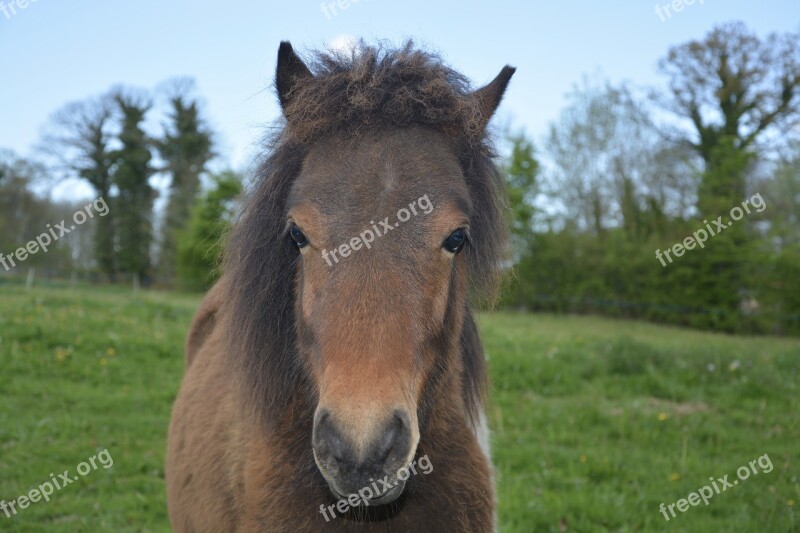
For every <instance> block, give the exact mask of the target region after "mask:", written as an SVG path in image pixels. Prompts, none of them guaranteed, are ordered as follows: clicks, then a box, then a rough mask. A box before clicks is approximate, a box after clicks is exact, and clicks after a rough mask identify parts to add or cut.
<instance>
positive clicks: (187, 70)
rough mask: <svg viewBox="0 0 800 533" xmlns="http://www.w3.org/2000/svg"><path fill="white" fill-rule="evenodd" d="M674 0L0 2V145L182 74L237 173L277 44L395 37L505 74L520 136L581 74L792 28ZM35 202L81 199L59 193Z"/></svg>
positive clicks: (795, 20) (770, 14)
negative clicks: (76, 109)
mask: <svg viewBox="0 0 800 533" xmlns="http://www.w3.org/2000/svg"><path fill="white" fill-rule="evenodd" d="M690 1H691V0H674V1H669V2H668V1H667V0H647V1H641V0H628V1H625V2H623V1H621V0H617V1H604V2H601V1H598V0H582V1H578V0H562V1H558V2H556V1H550V2H539V1H528V2H523V1H520V0H517V1H509V0H501V1H493V2H487V1H484V2H477V1H475V2H470V1H466V0H461V1H454V0H443V1H431V0H426V1H421V0H404V1H402V2H401V1H397V0H395V1H391V0H358V1H356V0H339V1H338V3H337V1H336V0H325V1H324V2H320V0H292V1H289V0H285V1H280V2H265V1H255V0H239V1H231V2H222V1H213V2H211V1H205V0H191V1H189V0H136V1H135V2H124V3H123V2H120V1H115V2H109V1H104V2H100V1H99V0H70V1H69V2H63V1H61V2H57V1H56V0H0V50H2V51H3V53H2V54H0V148H10V149H12V150H14V151H15V152H16V153H17V154H19V155H21V156H35V151H34V146H35V145H36V144H37V143H38V142H39V139H40V135H41V131H42V127H43V126H44V125H45V123H46V122H47V120H48V117H49V116H50V115H51V114H52V113H53V112H54V111H56V110H57V109H59V108H60V107H62V106H63V105H64V104H66V103H68V102H72V101H76V100H83V99H86V98H88V97H91V96H95V95H99V94H101V93H104V92H106V91H107V90H108V89H110V88H111V87H113V86H115V85H119V84H124V85H126V86H132V87H139V88H143V89H148V90H153V89H155V88H156V87H157V86H158V85H159V84H161V83H162V82H164V81H166V80H168V79H171V78H175V77H183V76H188V77H191V78H194V79H195V80H196V82H197V92H198V94H200V95H201V96H202V101H203V104H204V109H205V115H206V118H207V120H208V121H209V123H210V124H211V126H212V127H213V129H214V130H215V131H216V132H217V133H218V135H217V138H216V141H217V151H218V153H219V159H218V160H217V161H216V166H217V167H218V168H222V167H227V166H232V167H234V168H238V169H244V168H246V167H247V164H248V161H250V160H251V159H252V157H253V156H254V154H256V153H257V151H258V142H259V140H260V139H261V138H262V137H263V134H264V132H265V128H266V127H267V126H268V125H269V124H270V123H271V122H272V121H273V120H274V119H275V118H277V117H278V116H279V113H280V110H279V107H278V105H277V100H276V97H275V95H274V91H273V89H272V77H273V73H274V68H275V59H276V55H277V50H278V44H279V43H280V41H282V40H287V39H288V40H290V41H291V42H292V44H293V45H294V47H295V49H296V50H298V52H300V53H301V55H302V54H303V53H304V52H307V51H309V50H314V49H317V48H320V47H325V46H342V45H343V44H346V43H347V42H349V41H350V40H352V39H356V38H364V39H365V40H367V41H368V42H369V41H372V42H374V41H377V40H381V41H386V40H388V41H389V42H393V43H401V42H403V41H404V40H406V39H409V38H411V39H413V40H414V41H415V42H417V43H419V44H421V45H424V46H425V47H426V48H427V49H429V50H432V51H435V52H437V53H439V54H440V55H441V56H442V57H443V58H444V60H445V61H446V62H447V63H448V64H449V65H451V66H452V67H454V68H455V69H457V70H459V71H460V72H462V73H463V74H465V75H466V76H467V77H468V78H470V79H471V80H472V81H473V83H474V84H475V85H476V86H479V85H482V84H484V83H486V82H488V81H490V80H491V79H492V78H493V77H494V76H495V75H496V74H497V73H498V72H499V71H500V69H501V68H502V67H503V65H505V64H510V65H513V66H515V67H517V73H516V74H515V76H514V78H513V80H512V82H511V85H510V87H509V90H508V92H507V94H506V98H505V100H504V101H503V104H502V106H501V110H500V111H499V113H498V116H497V119H496V123H497V124H501V125H502V126H503V127H510V128H512V129H514V130H524V131H526V132H527V133H528V134H529V135H531V136H533V137H534V139H536V138H537V137H538V136H541V135H542V134H543V132H544V131H546V128H547V126H548V124H549V123H550V122H552V121H553V120H555V119H556V118H557V117H558V113H559V111H560V110H561V109H562V108H563V106H564V104H565V94H566V93H568V92H569V90H570V89H571V88H572V87H573V85H574V84H576V83H577V82H579V81H580V80H581V78H582V77H583V76H584V75H592V76H597V75H601V76H602V77H604V78H607V79H609V80H611V81H612V82H621V81H628V82H631V83H633V84H636V85H638V86H647V85H658V84H660V83H662V82H663V78H662V77H661V76H660V75H659V73H658V69H657V63H658V60H659V59H660V58H661V57H663V56H664V55H665V54H666V52H667V51H668V49H669V48H670V47H671V46H674V45H677V44H681V43H683V42H686V41H688V40H691V39H699V38H702V37H703V36H704V35H705V34H706V33H707V32H708V31H709V30H710V29H711V28H713V27H714V26H715V25H718V24H721V23H724V22H728V21H732V20H742V21H744V22H745V23H746V24H747V25H748V26H749V27H750V28H751V29H752V30H754V31H756V32H757V33H758V34H759V35H760V36H762V37H763V36H765V35H766V34H767V33H770V32H781V33H783V32H789V31H798V30H800V1H798V0H760V1H758V2H756V1H753V0H695V1H694V2H693V3H692V4H691V5H686V4H687V3H688V2H690ZM674 3H678V4H679V7H681V9H680V10H678V11H676V10H675V8H674V6H673V5H672V4H674ZM19 6H22V7H19ZM657 7H658V9H657ZM657 11H660V14H659V13H658V12H657ZM51 193H52V195H53V196H54V197H63V196H66V197H71V196H75V195H82V196H88V195H89V194H90V191H88V190H87V189H86V188H83V189H82V188H81V186H80V185H77V184H75V183H70V182H67V183H62V184H60V185H59V186H57V187H55V188H53V190H52V191H51Z"/></svg>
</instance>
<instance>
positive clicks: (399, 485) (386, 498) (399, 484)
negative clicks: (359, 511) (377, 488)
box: [328, 479, 406, 507]
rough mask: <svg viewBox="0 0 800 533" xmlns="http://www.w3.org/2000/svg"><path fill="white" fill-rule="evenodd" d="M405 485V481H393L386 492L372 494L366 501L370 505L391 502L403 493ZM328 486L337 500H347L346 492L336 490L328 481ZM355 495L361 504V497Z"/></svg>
mask: <svg viewBox="0 0 800 533" xmlns="http://www.w3.org/2000/svg"><path fill="white" fill-rule="evenodd" d="M405 486H406V482H405V481H400V480H399V479H398V480H396V481H395V482H394V484H393V485H392V488H391V489H389V490H387V491H386V492H384V493H382V494H380V495H378V496H373V497H372V498H368V499H367V503H368V504H369V506H370V507H372V506H378V505H386V504H387V503H392V502H393V501H395V500H396V499H397V498H399V497H400V496H401V495H402V494H403V489H404V488H405ZM328 488H329V489H330V490H331V493H332V494H333V495H334V496H335V497H336V499H337V500H347V499H348V497H349V495H348V494H342V493H340V492H339V491H338V490H336V487H334V486H333V484H332V483H330V482H329V483H328ZM355 495H356V496H358V501H359V505H363V499H362V498H361V496H360V495H359V494H358V493H355Z"/></svg>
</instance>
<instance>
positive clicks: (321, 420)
mask: <svg viewBox="0 0 800 533" xmlns="http://www.w3.org/2000/svg"><path fill="white" fill-rule="evenodd" d="M371 433H372V434H371V435H363V434H362V435H349V434H348V433H347V431H346V429H345V428H344V427H343V425H342V424H339V423H337V421H336V419H335V417H334V416H333V414H332V413H331V412H330V411H329V410H327V409H324V408H321V409H318V411H317V415H316V417H315V418H314V434H313V447H314V458H315V459H316V462H317V466H318V467H319V469H320V471H321V472H322V475H323V476H324V477H325V480H326V481H327V482H328V486H329V487H330V489H331V491H332V492H333V493H334V496H336V497H337V498H342V497H347V496H348V495H350V494H362V497H363V494H364V493H365V490H364V489H366V488H371V489H372V490H370V491H369V493H370V494H371V497H370V498H369V501H370V503H371V504H378V505H379V504H384V503H389V502H390V501H394V500H395V499H397V497H399V496H400V494H401V493H402V492H403V487H404V485H405V483H404V482H403V481H401V480H399V479H398V478H397V472H398V471H399V470H400V469H402V468H403V467H405V466H407V464H408V462H409V461H410V460H411V458H412V456H413V453H414V451H415V450H414V449H413V448H415V447H416V443H415V442H414V437H413V432H412V427H411V422H410V418H409V416H408V414H407V413H406V412H405V411H404V410H401V409H396V410H395V411H394V412H393V413H392V414H391V416H389V418H388V419H387V420H386V421H385V422H383V423H382V424H380V425H379V427H378V428H376V429H375V430H374V431H373V432H371ZM375 489H377V490H375Z"/></svg>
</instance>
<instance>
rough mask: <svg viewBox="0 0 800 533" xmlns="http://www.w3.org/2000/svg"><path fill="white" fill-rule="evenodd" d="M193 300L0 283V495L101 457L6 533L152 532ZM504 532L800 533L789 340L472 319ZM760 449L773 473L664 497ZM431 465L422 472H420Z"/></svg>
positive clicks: (23, 513)
mask: <svg viewBox="0 0 800 533" xmlns="http://www.w3.org/2000/svg"><path fill="white" fill-rule="evenodd" d="M199 301H200V298H199V297H198V296H183V295H178V294H174V293H163V294H161V293H149V292H141V293H139V294H138V295H132V294H131V293H129V292H124V291H122V290H120V289H111V288H109V289H96V288H86V287H80V288H78V289H75V290H71V289H69V288H66V287H65V288H59V287H52V288H39V289H34V290H31V291H26V290H25V289H23V288H22V287H19V286H15V285H9V284H5V285H0V500H6V501H8V500H12V499H15V498H17V497H18V496H20V495H22V494H26V493H28V491H30V489H34V488H36V487H38V486H39V485H40V484H42V483H43V482H46V481H48V480H50V479H51V474H55V475H56V477H57V476H58V474H59V473H61V472H63V471H64V470H67V469H69V470H70V471H71V472H74V471H75V468H76V465H78V464H79V463H81V462H82V461H84V460H86V459H87V458H88V457H91V456H92V455H95V454H96V453H97V452H98V451H100V450H102V449H107V450H108V452H109V453H110V455H111V456H112V457H113V460H114V464H113V466H112V467H111V468H108V469H105V468H98V469H97V470H94V471H92V472H90V473H88V474H87V475H85V476H82V477H81V478H80V479H79V480H78V481H76V482H74V483H71V484H70V485H68V486H66V487H64V488H63V490H61V491H57V492H55V493H54V494H53V495H52V496H50V501H49V502H43V501H40V502H37V503H34V504H32V505H31V506H30V507H28V508H27V509H24V510H20V511H19V513H18V514H16V515H14V516H12V517H11V518H6V516H5V515H4V514H2V513H0V530H3V531H56V532H58V531H69V532H74V531H168V530H169V525H168V520H167V512H166V504H165V493H164V483H163V477H164V466H163V462H164V454H165V446H166V432H167V424H168V421H169V415H170V408H171V404H172V400H173V398H174V396H175V394H176V392H177V388H178V385H179V382H180V378H181V374H182V369H183V360H182V346H183V340H184V336H185V334H186V331H187V329H188V326H189V323H190V321H191V318H192V314H193V312H194V309H195V308H196V306H197V305H198V303H199ZM479 325H480V329H481V331H482V334H483V342H484V346H485V349H486V351H487V354H488V357H489V364H490V369H491V376H492V382H493V387H492V395H491V403H490V406H489V408H488V411H489V418H490V424H491V427H492V430H493V439H492V445H493V453H494V463H495V466H496V469H497V471H496V484H497V488H498V500H499V522H500V531H502V532H514V533H516V532H520V533H523V532H524V533H529V532H531V531H581V532H583V531H603V530H613V531H642V530H646V531H660V530H665V529H670V530H675V531H732V530H736V531H800V516H798V508H799V507H800V471H799V470H798V464H799V463H800V453H799V452H800V401H799V400H798V396H800V394H799V393H800V388H799V387H798V382H799V381H800V376H798V369H800V340H787V339H775V338H766V337H731V336H725V335H718V334H710V333H704V332H696V331H690V330H684V329H678V328H673V327H663V326H657V325H652V324H645V323H638V322H623V321H614V320H609V319H600V318H593V317H570V316H551V315H522V314H510V313H491V314H483V315H481V316H480V319H479ZM765 454H768V456H769V459H770V461H771V464H772V465H773V468H772V470H771V471H770V472H766V471H764V472H760V473H759V474H754V475H751V476H750V477H749V478H748V479H747V480H745V481H741V482H739V483H738V484H737V485H735V486H733V487H731V488H728V489H727V490H726V491H724V492H721V493H720V494H716V495H714V496H713V497H712V498H711V499H710V500H709V503H708V505H707V506H706V505H704V504H703V503H702V502H701V503H700V505H699V506H696V507H689V509H688V510H687V511H686V512H684V513H680V512H679V513H678V514H677V516H676V517H675V518H672V519H671V520H670V521H669V522H668V523H667V522H666V521H665V519H664V517H663V515H662V514H661V513H660V512H659V505H660V504H661V503H662V502H663V503H665V504H670V503H674V502H675V501H677V500H679V499H681V498H686V497H687V495H688V494H689V493H691V492H694V491H697V490H698V489H699V488H700V487H703V486H704V485H707V484H708V483H710V481H709V478H710V477H713V478H715V479H717V478H721V477H723V476H724V475H728V477H729V479H731V480H734V479H736V471H737V468H739V467H740V466H743V465H748V464H749V463H750V461H753V460H755V459H757V458H758V457H761V456H763V455H765ZM434 473H435V471H434Z"/></svg>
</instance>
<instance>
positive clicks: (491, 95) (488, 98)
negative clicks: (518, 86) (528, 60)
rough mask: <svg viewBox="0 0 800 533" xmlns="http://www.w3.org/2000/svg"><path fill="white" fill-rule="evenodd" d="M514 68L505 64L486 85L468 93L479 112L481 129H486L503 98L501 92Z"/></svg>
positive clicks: (504, 90)
mask: <svg viewBox="0 0 800 533" xmlns="http://www.w3.org/2000/svg"><path fill="white" fill-rule="evenodd" d="M516 70H517V69H516V68H514V67H511V66H508V65H506V66H505V67H503V70H501V71H500V74H498V75H497V77H496V78H495V79H493V80H492V81H491V82H489V84H488V85H485V86H483V87H481V88H480V89H478V90H476V91H474V92H473V93H472V94H471V95H470V96H471V97H472V98H474V99H475V100H476V102H477V104H478V112H479V113H480V124H479V126H480V127H481V129H486V126H487V125H488V124H489V120H490V119H491V118H492V115H494V112H495V111H497V107H498V106H499V105H500V100H502V99H503V94H505V92H506V88H507V87H508V82H509V81H510V80H511V76H513V75H514V72H516Z"/></svg>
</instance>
